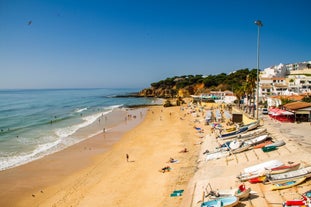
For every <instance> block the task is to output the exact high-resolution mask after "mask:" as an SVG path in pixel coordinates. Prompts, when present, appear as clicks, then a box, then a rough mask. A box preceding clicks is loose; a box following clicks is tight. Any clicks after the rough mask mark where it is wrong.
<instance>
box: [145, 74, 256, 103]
mask: <svg viewBox="0 0 311 207" xmlns="http://www.w3.org/2000/svg"><path fill="white" fill-rule="evenodd" d="M256 81H257V70H256V69H252V70H249V69H248V68H246V69H240V70H237V71H235V72H232V73H229V74H226V73H220V74H218V75H208V76H203V75H183V76H175V77H170V78H166V79H165V80H161V81H159V82H155V83H151V88H152V90H153V91H158V90H161V91H169V94H171V97H176V96H178V91H179V90H180V89H184V90H186V91H187V92H188V94H190V95H194V94H200V93H202V92H206V91H211V90H222V91H224V90H230V91H233V92H234V93H235V94H236V96H237V98H238V99H239V100H240V99H241V98H242V97H243V96H248V97H249V100H251V99H252V97H254V94H255V93H254V92H255V88H256ZM145 90H146V91H147V90H148V89H145Z"/></svg>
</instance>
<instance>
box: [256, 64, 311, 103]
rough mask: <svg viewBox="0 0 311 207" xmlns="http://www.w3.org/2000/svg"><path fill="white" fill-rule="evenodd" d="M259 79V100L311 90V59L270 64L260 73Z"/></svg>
mask: <svg viewBox="0 0 311 207" xmlns="http://www.w3.org/2000/svg"><path fill="white" fill-rule="evenodd" d="M259 79H260V80H259V101H261V100H262V101H265V100H267V97H269V96H278V95H293V94H300V93H306V92H307V93H308V92H311V61H308V62H302V63H293V64H286V65H284V64H279V65H276V66H271V67H269V68H266V69H264V70H263V71H262V72H261V73H260V77H259Z"/></svg>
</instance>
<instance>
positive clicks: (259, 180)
mask: <svg viewBox="0 0 311 207" xmlns="http://www.w3.org/2000/svg"><path fill="white" fill-rule="evenodd" d="M266 179H267V177H266V176H265V175H264V176H259V177H257V178H252V179H250V180H248V182H250V183H252V184H255V183H262V182H264V181H265V180H266Z"/></svg>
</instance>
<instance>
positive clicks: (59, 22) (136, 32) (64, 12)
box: [0, 0, 311, 89]
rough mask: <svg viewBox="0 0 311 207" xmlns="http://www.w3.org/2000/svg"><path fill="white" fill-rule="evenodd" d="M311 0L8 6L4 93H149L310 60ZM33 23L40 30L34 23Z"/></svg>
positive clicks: (3, 7) (0, 46) (26, 1)
mask: <svg viewBox="0 0 311 207" xmlns="http://www.w3.org/2000/svg"><path fill="white" fill-rule="evenodd" d="M310 8H311V1H310V0H296V1H292V0H270V1H266V0H261V1H251V0H245V1H244V0H227V1H225V0H219V1H216V0H188V1H185V0H144V1H143V0H101V1H99V0H89V1H87V0H85V1H82V0H72V1H69V0H0V71H1V75H0V89H7V88H92V87H106V88H114V87H130V88H146V87H149V86H150V83H152V82H157V81H159V80H162V79H165V78H167V77H172V76H180V75H189V74H192V75H196V74H202V75H208V74H219V73H222V72H224V73H229V72H232V71H234V70H238V69H242V68H250V69H251V68H256V66H257V26H256V25H255V24H254V21H255V20H257V19H260V20H261V21H262V22H263V24H264V26H263V27H262V28H261V30H260V31H261V32H260V35H261V40H260V43H261V48H260V54H261V57H260V68H261V69H263V68H266V67H269V66H272V65H277V64H279V63H295V62H301V61H309V60H311V12H310ZM29 21H31V24H29Z"/></svg>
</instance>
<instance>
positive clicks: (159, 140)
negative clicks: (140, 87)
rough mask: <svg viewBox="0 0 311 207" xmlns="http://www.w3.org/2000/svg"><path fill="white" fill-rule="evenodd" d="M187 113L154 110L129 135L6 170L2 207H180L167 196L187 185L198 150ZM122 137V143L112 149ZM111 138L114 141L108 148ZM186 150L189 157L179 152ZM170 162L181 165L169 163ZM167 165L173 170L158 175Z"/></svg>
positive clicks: (95, 140) (85, 144) (120, 131)
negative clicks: (171, 160) (170, 160)
mask: <svg viewBox="0 0 311 207" xmlns="http://www.w3.org/2000/svg"><path fill="white" fill-rule="evenodd" d="M184 114H185V112H184V111H180V108H179V107H172V108H163V107H162V106H159V107H152V109H151V110H150V111H149V112H148V114H147V116H146V118H145V120H144V121H143V122H142V123H141V124H139V125H138V126H136V127H135V128H133V129H132V130H130V131H129V132H127V133H125V134H123V131H124V130H126V129H125V128H124V126H121V127H120V128H119V129H117V128H116V129H115V131H112V132H109V133H108V132H107V133H102V134H100V135H97V136H96V137H94V138H92V139H89V140H87V141H85V142H82V143H79V144H77V145H75V146H73V147H70V148H68V149H66V150H63V151H61V152H59V153H55V154H53V155H50V156H47V157H45V158H43V159H40V160H37V161H34V162H32V163H29V164H26V165H23V166H20V167H17V168H13V169H10V170H6V171H2V172H1V173H0V182H1V187H0V188H1V194H0V205H1V206H143V205H144V204H145V203H146V202H148V203H149V204H148V205H149V206H178V205H179V202H180V201H181V198H175V199H170V197H169V196H170V194H171V192H172V191H173V190H176V189H184V188H185V187H186V186H187V183H188V180H189V179H190V178H191V177H192V175H193V173H194V171H195V169H196V160H197V154H198V151H199V147H200V146H199V145H197V144H196V143H197V142H198V141H199V140H198V139H199V138H198V136H197V135H196V131H195V130H194V129H193V126H194V124H193V123H191V122H190V121H189V119H188V118H187V117H185V118H183V119H184V120H182V119H180V117H183V116H184ZM138 121H139V120H138ZM121 134H123V136H122V139H121V140H120V141H118V142H116V143H115V144H113V145H112V143H113V142H114V141H113V139H116V137H118V136H121ZM107 139H108V140H109V139H112V141H111V144H110V146H109V141H107ZM107 143H108V145H107ZM184 148H187V149H188V152H187V153H179V151H181V150H182V149H184ZM126 154H128V155H129V161H128V162H127V160H126ZM171 157H173V158H174V159H177V160H178V162H177V163H174V164H170V163H167V162H168V161H169V158H171ZM167 165H170V167H171V171H170V172H166V173H162V172H160V170H161V168H163V167H165V166H167ZM12 198H14V199H12Z"/></svg>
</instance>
